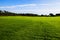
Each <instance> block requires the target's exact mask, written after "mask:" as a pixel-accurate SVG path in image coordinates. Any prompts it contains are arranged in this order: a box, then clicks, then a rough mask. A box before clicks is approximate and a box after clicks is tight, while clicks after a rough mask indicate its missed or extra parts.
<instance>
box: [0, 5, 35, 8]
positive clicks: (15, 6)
mask: <svg viewBox="0 0 60 40" xmlns="http://www.w3.org/2000/svg"><path fill="white" fill-rule="evenodd" d="M34 6H36V4H24V5H14V6H0V8H17V7H34Z"/></svg>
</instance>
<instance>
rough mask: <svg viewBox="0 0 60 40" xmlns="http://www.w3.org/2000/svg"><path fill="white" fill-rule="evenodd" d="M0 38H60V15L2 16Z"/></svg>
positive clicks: (3, 39)
mask: <svg viewBox="0 0 60 40" xmlns="http://www.w3.org/2000/svg"><path fill="white" fill-rule="evenodd" d="M0 40H60V17H27V16H26V17H24V16H0Z"/></svg>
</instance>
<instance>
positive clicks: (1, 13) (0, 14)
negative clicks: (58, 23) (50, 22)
mask: <svg viewBox="0 0 60 40" xmlns="http://www.w3.org/2000/svg"><path fill="white" fill-rule="evenodd" d="M0 16H40V17H42V16H45V17H49V16H51V17H52V16H60V13H56V14H55V15H54V14H53V13H50V14H49V15H43V14H41V15H38V14H33V13H13V12H9V11H5V10H4V11H2V10H0Z"/></svg>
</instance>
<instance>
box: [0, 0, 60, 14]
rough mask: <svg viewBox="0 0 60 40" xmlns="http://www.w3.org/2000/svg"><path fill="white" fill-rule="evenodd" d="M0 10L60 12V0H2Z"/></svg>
mask: <svg viewBox="0 0 60 40" xmlns="http://www.w3.org/2000/svg"><path fill="white" fill-rule="evenodd" d="M0 10H7V11H11V12H17V13H35V14H49V13H54V14H55V13H60V0H0Z"/></svg>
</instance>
